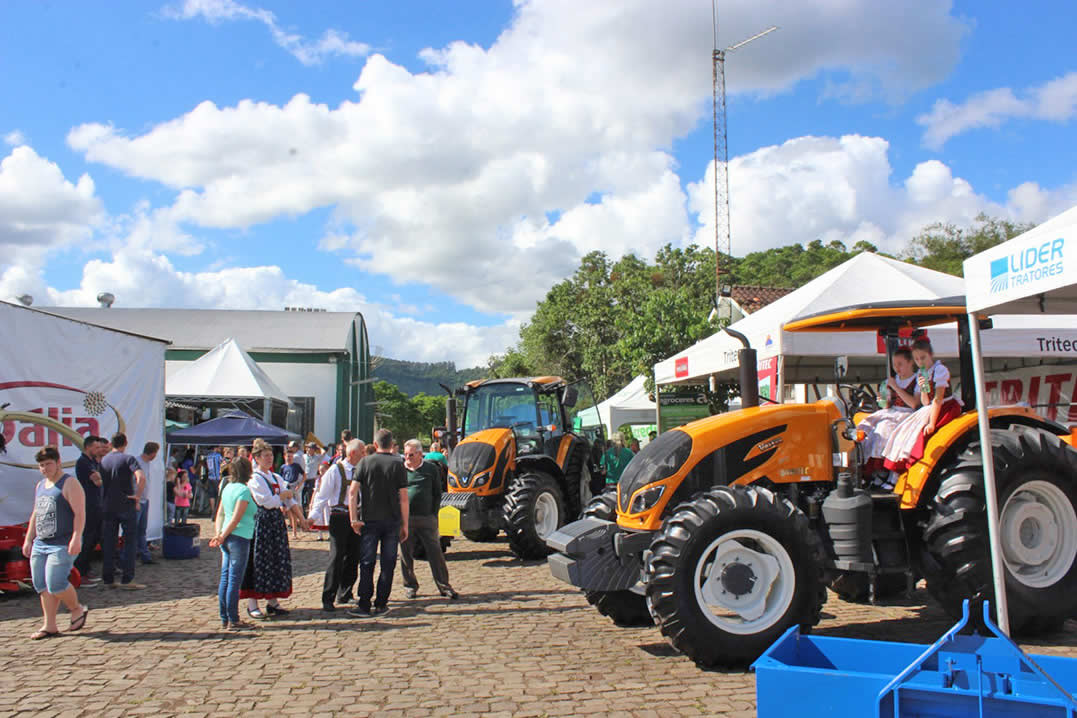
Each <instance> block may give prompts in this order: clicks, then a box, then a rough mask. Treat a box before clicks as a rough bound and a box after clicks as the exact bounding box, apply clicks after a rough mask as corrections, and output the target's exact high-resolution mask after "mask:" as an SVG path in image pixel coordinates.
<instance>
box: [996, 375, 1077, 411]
mask: <svg viewBox="0 0 1077 718" xmlns="http://www.w3.org/2000/svg"><path fill="white" fill-rule="evenodd" d="M984 379H985V383H984V389H985V390H986V392H987V405H988V406H1005V405H1009V406H1012V405H1014V404H1026V405H1028V406H1030V407H1032V408H1033V409H1035V410H1036V412H1037V413H1038V414H1040V415H1042V416H1045V417H1047V418H1048V419H1051V420H1053V421H1057V422H1059V423H1060V424H1068V425H1070V426H1073V425H1075V424H1077V381H1075V380H1077V364H1056V365H1048V366H1036V367H1025V368H1023V369H1012V370H1009V371H1004V372H993V373H991V374H987V375H986V376H985V377H984Z"/></svg>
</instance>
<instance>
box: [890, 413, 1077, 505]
mask: <svg viewBox="0 0 1077 718" xmlns="http://www.w3.org/2000/svg"><path fill="white" fill-rule="evenodd" d="M987 415H988V416H989V417H990V418H992V419H994V418H995V417H1002V416H1013V417H1022V418H1031V419H1037V420H1040V421H1042V420H1043V417H1041V416H1040V415H1039V414H1037V413H1036V412H1034V411H1033V410H1032V409H1029V408H1026V407H1021V406H1005V407H999V408H995V409H988V410H987ZM977 421H978V419H977V412H975V411H970V412H968V413H965V414H962V415H961V416H959V417H957V418H956V419H954V420H953V421H951V422H950V423H948V424H946V425H945V426H943V427H942V428H940V429H939V430H938V431H936V432H935V433H934V435H932V437H931V438H930V439H928V441H927V445H926V446H925V447H924V458H922V459H920V460H919V461H917V462H916V463H915V464H913V465H912V466H910V467H909V470H908V471H906V472H905V473H904V474H902V475H901V476H900V477H899V478H898V482H897V485H896V486H895V487H894V492H895V493H896V494H899V495H900V496H901V508H903V509H915V508H916V507H917V506H919V505H920V501H921V499H922V498H925V497H923V496H921V494H922V493H923V491H924V486H926V485H927V482H928V479H930V478H931V475H932V473H933V472H934V471H935V468H936V466H937V465H938V463H939V461H940V460H941V459H942V457H943V455H944V454H945V453H946V452H947V451H948V450H949V449H950V447H952V446H953V444H954V442H955V441H958V440H959V439H961V437H963V436H964V435H965V434H967V433H968V432H970V431H977V428H976V425H977ZM1071 436H1072V435H1071ZM1063 438H1065V437H1063ZM926 498H928V499H930V498H931V497H930V496H928V497H926Z"/></svg>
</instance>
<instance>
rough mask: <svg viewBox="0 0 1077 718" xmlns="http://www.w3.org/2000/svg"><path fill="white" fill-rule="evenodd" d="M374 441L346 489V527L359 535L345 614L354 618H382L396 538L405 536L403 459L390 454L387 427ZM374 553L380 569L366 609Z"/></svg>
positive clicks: (391, 586) (406, 531)
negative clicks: (350, 604) (352, 596)
mask: <svg viewBox="0 0 1077 718" xmlns="http://www.w3.org/2000/svg"><path fill="white" fill-rule="evenodd" d="M374 445H375V446H376V447H377V450H378V453H376V454H373V455H371V456H367V457H366V458H364V459H363V460H362V461H360V462H359V467H358V468H357V469H356V474H357V475H358V479H357V480H353V481H352V485H351V486H350V487H349V489H348V514H349V518H350V519H351V525H352V530H353V531H355V533H357V534H359V589H358V591H357V593H358V594H359V595H358V600H357V601H356V603H357V604H358V606H357V607H356V609H355V610H354V611H349V613H350V614H351V615H353V616H357V617H360V618H366V617H369V616H372V615H373V616H382V615H385V614H386V613H387V612H388V611H389V607H388V603H389V592H390V591H391V590H392V588H393V571H394V569H395V568H396V557H397V552H398V551H399V548H400V542H401V541H404V540H406V539H407V538H408V476H407V472H405V471H404V462H403V461H401V459H400V457H399V456H397V455H395V454H393V453H392V447H393V435H392V432H390V431H389V430H388V429H379V430H378V433H377V434H375V435H374ZM379 546H380V550H379ZM379 555H380V558H381V569H380V571H379V572H378V591H377V595H376V596H374V606H373V609H372V608H371V605H370V598H371V596H372V595H373V594H374V563H375V562H376V561H377V560H378V557H379Z"/></svg>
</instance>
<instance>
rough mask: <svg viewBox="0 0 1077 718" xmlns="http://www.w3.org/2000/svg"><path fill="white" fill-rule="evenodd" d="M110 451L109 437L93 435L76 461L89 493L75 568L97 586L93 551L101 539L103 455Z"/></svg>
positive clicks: (78, 475)
mask: <svg viewBox="0 0 1077 718" xmlns="http://www.w3.org/2000/svg"><path fill="white" fill-rule="evenodd" d="M106 452H108V439H103V438H101V437H100V436H94V435H92V434H91V435H90V436H87V437H86V438H85V439H83V441H82V455H81V456H79V458H78V460H77V461H76V462H75V478H77V479H78V480H79V483H80V484H82V493H84V494H85V495H86V527H85V528H84V529H83V531H82V553H80V554H79V557H78V558H77V559H75V568H77V569H78V570H79V573H80V574H81V575H82V585H83V586H96V585H97V584H99V583H101V579H99V578H95V577H94V576H92V575H91V573H90V554H92V553H93V550H94V547H95V546H97V543H98V542H99V541H100V540H101V485H102V483H104V482H103V480H102V479H101V464H100V463H98V462H99V461H100V460H101V457H102V456H104V455H105V453H106Z"/></svg>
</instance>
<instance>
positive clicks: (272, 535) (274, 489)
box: [239, 439, 309, 619]
mask: <svg viewBox="0 0 1077 718" xmlns="http://www.w3.org/2000/svg"><path fill="white" fill-rule="evenodd" d="M251 458H253V459H254V461H255V464H256V468H255V470H254V475H253V476H252V477H251V479H250V481H248V482H247V488H249V489H250V491H251V496H252V497H253V498H254V503H255V504H256V505H257V506H258V512H257V513H256V514H255V516H254V539H253V540H252V541H251V548H250V551H251V554H250V558H249V559H248V561H247V572H246V574H245V575H244V577H243V586H242V587H241V588H240V591H239V597H240V598H245V599H247V615H248V616H250V617H251V618H254V619H263V618H265V617H266V615H267V614H268V615H271V616H272V615H284V614H287V613H288V611H287V610H285V609H284V608H282V607H281V605H280V599H282V598H287V597H288V596H290V595H292V555H291V552H290V550H289V548H288V525H287V523H286V522H285V518H284V515H285V513H288V514H290V515H292V516H294V517H295V519H296V522H297V523H298V524H299V525H300V526H302V527H303V528H304V530H307V529H308V528H309V525H308V523H307V520H306V519H305V518H304V517H303V512H302V511H301V510H300V509H299V502H298V501H297V499H296V497H295V496H293V495H292V492H291V491H290V490H288V488H286V487H287V484H286V483H285V482H284V479H282V478H281V477H280V475H279V474H276V473H274V472H273V449H272V448H271V447H270V446H269V444H267V443H266V442H265V441H263V440H262V439H255V440H254V447H253V449H252V450H251ZM260 598H265V599H268V603H267V605H266V612H265V613H263V612H262V611H261V610H259V608H258V599H260Z"/></svg>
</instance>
